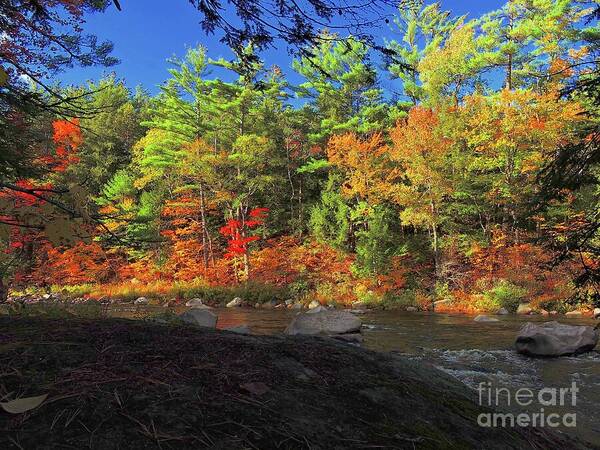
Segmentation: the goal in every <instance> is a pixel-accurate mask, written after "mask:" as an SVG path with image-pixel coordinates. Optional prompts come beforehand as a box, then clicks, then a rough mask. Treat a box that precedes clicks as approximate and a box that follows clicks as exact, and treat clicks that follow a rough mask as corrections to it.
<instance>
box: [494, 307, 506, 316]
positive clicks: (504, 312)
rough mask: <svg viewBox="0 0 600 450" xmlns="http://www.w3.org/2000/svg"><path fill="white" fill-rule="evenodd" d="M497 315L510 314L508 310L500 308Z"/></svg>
mask: <svg viewBox="0 0 600 450" xmlns="http://www.w3.org/2000/svg"><path fill="white" fill-rule="evenodd" d="M496 314H498V315H499V316H506V315H507V314H508V309H506V308H500V309H499V310H498V311H496Z"/></svg>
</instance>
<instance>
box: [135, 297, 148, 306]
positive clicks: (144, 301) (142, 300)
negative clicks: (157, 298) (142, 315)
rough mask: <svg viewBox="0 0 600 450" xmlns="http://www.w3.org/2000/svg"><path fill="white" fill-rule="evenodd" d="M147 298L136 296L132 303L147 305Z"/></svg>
mask: <svg viewBox="0 0 600 450" xmlns="http://www.w3.org/2000/svg"><path fill="white" fill-rule="evenodd" d="M148 303H149V302H148V299H147V298H146V297H138V298H136V299H135V301H134V302H133V304H134V305H147V304H148Z"/></svg>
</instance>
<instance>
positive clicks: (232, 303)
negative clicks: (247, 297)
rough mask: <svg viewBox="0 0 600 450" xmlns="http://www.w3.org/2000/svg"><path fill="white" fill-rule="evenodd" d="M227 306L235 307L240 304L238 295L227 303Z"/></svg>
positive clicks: (240, 300)
mask: <svg viewBox="0 0 600 450" xmlns="http://www.w3.org/2000/svg"><path fill="white" fill-rule="evenodd" d="M226 306H227V308H235V307H236V306H242V299H241V298H239V297H236V298H234V299H233V300H231V301H230V302H229V303H227V305H226Z"/></svg>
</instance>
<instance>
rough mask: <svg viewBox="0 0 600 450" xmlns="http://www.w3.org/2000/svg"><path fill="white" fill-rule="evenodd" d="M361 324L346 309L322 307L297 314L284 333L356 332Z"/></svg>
mask: <svg viewBox="0 0 600 450" xmlns="http://www.w3.org/2000/svg"><path fill="white" fill-rule="evenodd" d="M361 325H362V322H361V320H360V319H359V318H358V317H356V316H355V315H354V314H351V313H349V312H347V311H343V310H335V309H333V310H327V309H323V310H320V311H315V312H311V311H307V312H304V313H300V314H298V315H297V316H296V317H294V319H293V320H292V322H291V323H290V324H289V326H288V327H287V328H286V329H285V332H284V333H285V334H307V335H318V334H320V335H336V334H345V333H356V332H359V331H360V327H361Z"/></svg>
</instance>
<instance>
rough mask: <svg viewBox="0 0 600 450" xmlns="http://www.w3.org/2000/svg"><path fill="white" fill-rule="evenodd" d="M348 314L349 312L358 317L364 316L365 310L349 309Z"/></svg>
mask: <svg viewBox="0 0 600 450" xmlns="http://www.w3.org/2000/svg"><path fill="white" fill-rule="evenodd" d="M348 312H351V313H352V314H358V315H359V316H360V315H363V314H366V313H367V310H366V309H349V310H348Z"/></svg>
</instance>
